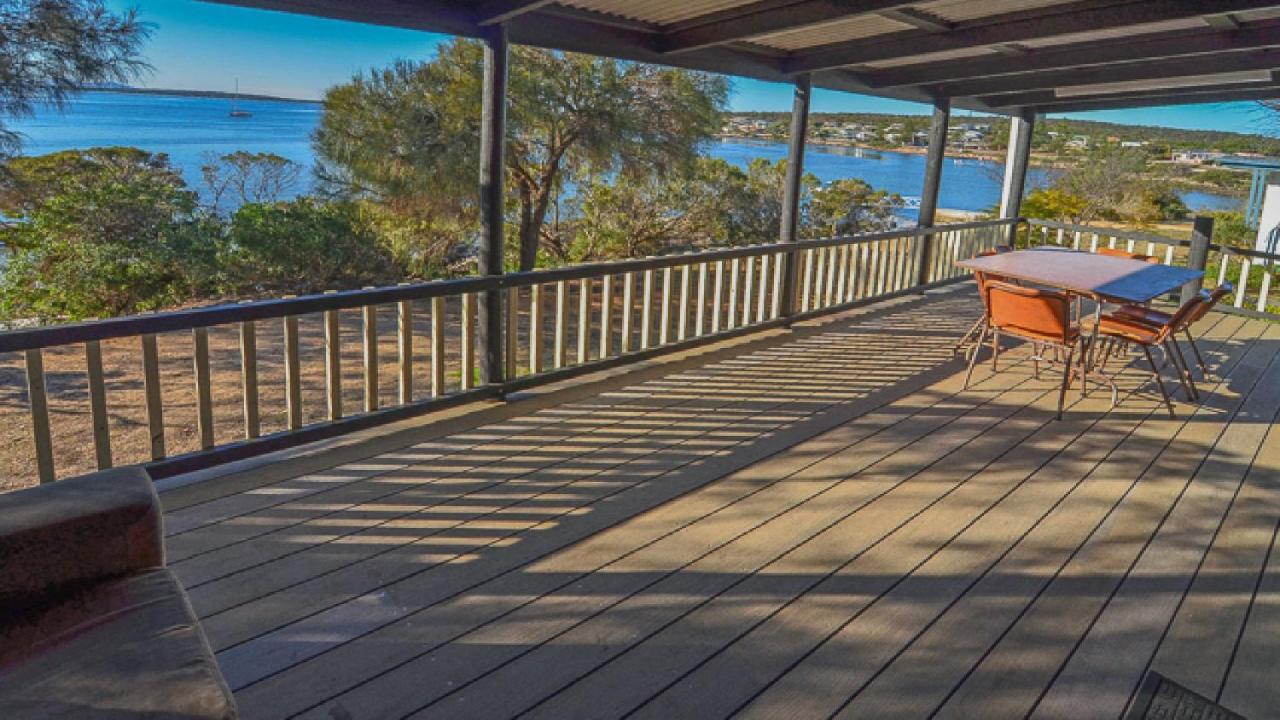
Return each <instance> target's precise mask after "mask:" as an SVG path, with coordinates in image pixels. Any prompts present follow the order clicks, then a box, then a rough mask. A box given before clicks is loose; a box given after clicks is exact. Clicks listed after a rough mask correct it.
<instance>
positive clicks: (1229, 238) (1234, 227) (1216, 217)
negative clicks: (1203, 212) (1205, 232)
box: [1209, 210, 1257, 248]
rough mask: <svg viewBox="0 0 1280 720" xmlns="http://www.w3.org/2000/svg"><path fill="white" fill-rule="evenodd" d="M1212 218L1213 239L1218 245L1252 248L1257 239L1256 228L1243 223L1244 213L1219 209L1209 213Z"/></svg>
mask: <svg viewBox="0 0 1280 720" xmlns="http://www.w3.org/2000/svg"><path fill="white" fill-rule="evenodd" d="M1209 216H1210V217H1212V218H1213V241H1214V242H1215V243H1217V244H1219V245H1228V246H1230V247H1240V248H1252V247H1253V246H1254V242H1255V240H1256V239H1257V230H1255V229H1253V228H1251V227H1249V226H1248V225H1246V224H1245V221H1244V213H1242V212H1238V211H1233V210H1219V211H1217V212H1212V213H1209Z"/></svg>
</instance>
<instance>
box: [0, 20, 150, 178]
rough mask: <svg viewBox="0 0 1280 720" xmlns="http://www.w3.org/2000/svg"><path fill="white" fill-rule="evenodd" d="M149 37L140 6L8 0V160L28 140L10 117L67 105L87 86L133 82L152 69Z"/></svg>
mask: <svg viewBox="0 0 1280 720" xmlns="http://www.w3.org/2000/svg"><path fill="white" fill-rule="evenodd" d="M146 36H147V28H146V27H145V26H143V25H142V24H141V23H139V22H138V18H137V14H136V13H135V12H134V11H129V12H125V13H119V14H117V13H112V12H110V11H108V10H107V8H106V5H105V4H104V3H103V2H102V0H4V2H0V58H2V59H3V60H2V61H0V159H2V158H4V157H8V156H10V155H12V154H13V153H14V152H16V151H17V150H18V147H19V145H20V144H21V142H20V141H21V138H20V136H19V135H18V134H17V133H16V132H14V131H13V130H10V129H8V128H6V127H5V125H4V123H3V118H6V117H28V116H30V115H31V114H32V113H33V112H34V111H35V108H36V106H37V105H41V104H49V105H54V106H56V107H62V105H63V104H64V103H65V102H66V100H67V98H68V97H69V96H70V95H71V93H73V92H74V91H76V90H78V89H79V88H81V87H83V86H84V85H87V84H91V83H101V82H108V81H119V82H127V81H129V80H132V79H133V78H135V77H137V76H138V75H139V74H140V73H141V72H142V71H144V70H145V69H146V65H145V64H144V63H143V62H142V60H141V58H140V56H139V54H138V51H139V47H140V46H141V44H142V41H143V40H144V39H145V38H146Z"/></svg>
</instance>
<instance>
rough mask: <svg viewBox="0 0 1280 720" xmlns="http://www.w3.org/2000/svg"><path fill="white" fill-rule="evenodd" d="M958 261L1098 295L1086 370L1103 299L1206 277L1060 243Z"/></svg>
mask: <svg viewBox="0 0 1280 720" xmlns="http://www.w3.org/2000/svg"><path fill="white" fill-rule="evenodd" d="M956 265H957V266H959V267H962V268H965V269H967V270H976V271H979V272H984V273H990V274H992V275H1001V276H1004V277H1006V278H1012V279H1015V280H1021V281H1023V282H1027V283H1031V284H1034V285H1041V286H1045V287H1050V288H1055V289H1057V290H1062V291H1064V292H1067V293H1069V294H1071V295H1076V296H1079V297H1083V298H1088V299H1090V300H1093V301H1094V308H1093V320H1094V322H1093V329H1092V331H1091V332H1090V334H1089V337H1088V338H1087V340H1086V343H1087V344H1086V345H1085V357H1084V363H1085V368H1086V374H1087V373H1089V372H1090V371H1091V370H1092V367H1093V361H1094V358H1093V354H1094V352H1095V347H1096V346H1097V339H1098V327H1099V325H1100V324H1101V323H1100V322H1099V320H1100V319H1101V318H1102V306H1103V305H1104V304H1106V303H1115V304H1131V305H1145V304H1147V303H1149V302H1151V301H1152V300H1155V299H1156V298H1158V297H1160V296H1162V295H1165V294H1167V293H1170V292H1172V291H1174V290H1177V289H1179V288H1181V287H1183V286H1184V285H1186V284H1187V283H1190V282H1195V281H1196V280H1199V279H1201V278H1203V277H1204V272H1203V271H1201V270H1192V269H1191V268H1184V267H1176V266H1173V265H1160V264H1156V263H1149V262H1145V261H1143V260H1133V259H1130V258H1123V257H1116V256H1113V255H1100V254H1097V253H1091V252H1083V251H1079V250H1070V249H1067V248H1055V247H1039V248H1028V249H1025V250H1014V251H1013V252H1006V253H998V254H996V255H988V256H985V257H975V258H968V259H965V260H958V261H956ZM1106 381H1107V383H1108V384H1109V385H1111V388H1112V394H1113V398H1114V390H1115V385H1114V384H1113V383H1111V381H1110V378H1106ZM1080 385H1081V387H1080V392H1081V394H1082V395H1083V394H1085V393H1086V392H1087V391H1086V390H1085V387H1084V386H1085V383H1083V382H1082V383H1080Z"/></svg>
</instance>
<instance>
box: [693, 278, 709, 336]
mask: <svg viewBox="0 0 1280 720" xmlns="http://www.w3.org/2000/svg"><path fill="white" fill-rule="evenodd" d="M706 329H707V264H706V263H698V309H697V310H695V311H694V320H693V333H694V335H695V336H697V337H702V335H703V333H704V332H706Z"/></svg>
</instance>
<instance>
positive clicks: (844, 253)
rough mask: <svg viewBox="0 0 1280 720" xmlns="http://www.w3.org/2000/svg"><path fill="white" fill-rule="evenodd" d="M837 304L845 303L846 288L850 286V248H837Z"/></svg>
mask: <svg viewBox="0 0 1280 720" xmlns="http://www.w3.org/2000/svg"><path fill="white" fill-rule="evenodd" d="M836 258H837V260H836V266H837V270H836V292H835V298H836V303H843V302H844V295H845V288H846V287H848V284H849V246H848V245H841V246H839V247H837V248H836Z"/></svg>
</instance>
